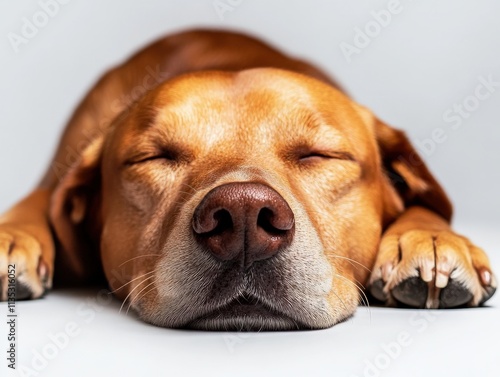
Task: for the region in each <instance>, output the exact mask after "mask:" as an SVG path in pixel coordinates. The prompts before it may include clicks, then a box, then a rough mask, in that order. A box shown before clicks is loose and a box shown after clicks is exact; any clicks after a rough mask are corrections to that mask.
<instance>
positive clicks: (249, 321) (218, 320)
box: [184, 297, 310, 331]
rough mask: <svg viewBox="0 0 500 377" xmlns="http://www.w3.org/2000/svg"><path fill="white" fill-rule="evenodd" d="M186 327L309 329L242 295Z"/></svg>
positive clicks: (212, 328) (220, 329) (229, 329)
mask: <svg viewBox="0 0 500 377" xmlns="http://www.w3.org/2000/svg"><path fill="white" fill-rule="evenodd" d="M184 328H188V329H196V330H212V331H273V330H305V329H310V327H309V326H305V325H304V324H302V323H300V322H299V321H296V320H294V319H292V318H291V317H289V316H287V315H285V314H283V313H280V312H278V311H276V310H274V309H271V308H269V307H267V306H266V305H264V304H262V303H261V302H259V301H256V300H248V299H246V298H244V297H240V298H237V299H234V300H233V301H231V302H230V303H229V304H226V305H224V306H222V307H219V308H216V309H214V310H213V311H211V312H209V313H207V314H205V315H203V316H201V317H199V318H196V319H194V320H193V321H191V322H189V323H188V324H186V325H185V326H184Z"/></svg>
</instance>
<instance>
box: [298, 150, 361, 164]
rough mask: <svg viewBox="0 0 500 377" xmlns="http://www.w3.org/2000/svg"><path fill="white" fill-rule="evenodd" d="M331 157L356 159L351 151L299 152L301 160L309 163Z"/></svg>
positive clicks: (348, 159)
mask: <svg viewBox="0 0 500 377" xmlns="http://www.w3.org/2000/svg"><path fill="white" fill-rule="evenodd" d="M330 159H335V160H347V161H356V159H355V158H354V156H353V155H352V154H350V153H349V152H330V151H325V152H323V151H308V152H302V153H300V154H299V161H300V162H301V163H309V162H315V161H320V160H330Z"/></svg>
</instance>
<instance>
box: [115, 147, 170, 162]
mask: <svg viewBox="0 0 500 377" xmlns="http://www.w3.org/2000/svg"><path fill="white" fill-rule="evenodd" d="M179 157H180V154H179V152H178V151H175V150H173V149H172V150H170V149H165V150H162V151H155V152H153V153H151V152H149V153H148V152H144V153H138V154H137V155H135V156H133V157H131V158H129V159H127V160H126V161H125V165H134V164H141V163H145V162H149V161H156V160H159V161H167V162H171V163H173V162H177V161H178V160H179Z"/></svg>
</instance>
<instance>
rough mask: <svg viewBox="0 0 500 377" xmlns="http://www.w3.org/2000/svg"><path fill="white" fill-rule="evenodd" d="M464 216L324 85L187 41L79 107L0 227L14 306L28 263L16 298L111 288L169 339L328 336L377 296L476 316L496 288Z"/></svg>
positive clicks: (273, 54) (164, 43) (298, 65)
mask: <svg viewBox="0 0 500 377" xmlns="http://www.w3.org/2000/svg"><path fill="white" fill-rule="evenodd" d="M75 155H76V156H77V158H75ZM451 215H452V208H451V204H450V202H449V200H448V198H447V197H446V194H445V193H444V191H443V189H442V188H441V187H440V186H439V184H438V183H437V182H436V180H435V179H434V177H433V176H432V175H431V173H430V172H429V170H428V169H427V168H426V166H425V164H424V162H423V161H422V159H421V158H420V157H419V155H418V154H417V153H416V152H415V149H414V148H413V147H412V145H411V144H410V142H409V141H408V139H407V138H406V136H405V134H404V133H403V132H402V131H399V130H396V129H394V128H392V127H390V126H388V125H386V124H385V123H384V122H382V121H381V120H379V119H377V118H376V117H375V116H374V115H373V114H372V113H371V112H370V111H369V110H368V109H366V108H365V107H363V106H361V105H359V104H357V103H355V102H354V101H353V100H351V99H350V98H348V97H347V95H346V94H345V93H343V92H342V91H341V89H340V88H339V87H338V86H337V85H336V84H335V83H334V82H333V81H332V80H331V79H330V78H329V77H328V76H327V75H326V74H324V73H323V72H321V71H320V70H319V69H317V68H315V67H314V66H312V65H310V64H308V63H306V62H304V61H300V60H297V59H294V58H291V57H289V56H286V55H284V54H282V53H281V52H279V51H277V50H275V49H274V48H271V47H270V46H268V45H266V44H265V43H263V42H261V41H259V40H256V39H253V38H250V37H248V36H245V35H241V34H237V33H230V32H221V31H209V30H194V31H188V32H183V33H180V34H175V35H171V36H167V37H166V38H163V39H161V40H159V41H157V42H155V43H153V44H151V45H149V46H147V47H146V48H144V49H143V50H141V51H139V52H138V53H137V54H135V55H134V56H132V57H131V58H130V59H129V60H128V61H126V62H125V63H123V64H122V65H120V66H118V67H116V68H114V69H112V70H110V71H109V72H107V73H106V74H105V75H104V76H103V77H102V78H101V79H100V80H99V81H98V82H97V84H96V85H95V86H94V87H93V88H92V89H91V90H90V92H89V93H88V94H87V96H86V97H85V98H84V99H83V101H82V102H81V104H80V105H79V106H78V108H77V109H76V111H75V113H74V115H73V116H72V118H71V120H70V121H69V123H68V125H67V127H66V130H65V131H64V134H63V136H62V138H61V141H60V144H59V147H58V149H57V152H56V154H55V157H54V159H53V162H52V163H51V165H50V167H49V169H48V171H47V173H46V174H45V176H44V178H43V179H42V181H41V182H40V184H39V186H38V187H37V188H36V189H35V190H34V191H33V192H32V193H31V194H30V195H28V196H27V197H26V198H25V199H23V200H22V201H20V202H19V203H17V204H16V205H14V206H13V207H12V208H11V209H10V210H9V211H8V212H7V213H5V214H4V215H3V216H2V217H1V218H0V277H1V279H2V280H1V281H2V284H1V288H2V290H1V293H2V295H1V297H2V299H3V300H6V299H7V286H8V284H7V271H8V266H11V265H15V266H16V274H17V276H16V282H17V283H16V284H17V289H16V295H17V298H18V299H28V298H31V299H35V298H38V297H41V296H42V295H43V294H44V292H46V291H47V290H48V289H50V288H51V287H52V283H53V281H55V282H56V283H58V284H59V285H63V286H68V285H69V284H88V283H90V282H97V281H102V280H103V279H105V280H106V281H107V284H108V285H109V287H110V289H112V290H113V292H114V293H115V295H116V296H117V297H118V298H119V299H121V300H123V302H124V304H126V305H128V306H129V307H130V308H132V309H133V310H135V311H136V312H137V313H138V315H139V316H140V317H141V318H142V319H143V320H145V321H147V322H149V323H152V324H155V325H158V326H165V327H172V328H197V329H214V330H217V329H226V330H227V329H246V330H259V329H264V330H287V329H320V328H326V327H330V326H332V325H334V324H336V323H338V322H340V321H342V320H344V319H346V318H348V317H349V316H351V315H352V314H353V313H354V311H355V310H356V307H357V305H358V304H359V302H360V299H362V298H363V297H364V294H365V287H367V289H366V291H368V292H369V293H370V294H371V295H372V296H373V297H374V298H375V299H378V300H380V301H383V302H385V303H386V304H387V305H391V306H396V305H405V306H410V307H416V308H449V307H458V306H478V305H481V304H482V303H484V302H485V301H486V300H488V299H489V298H490V297H491V296H492V295H493V293H494V291H495V288H496V280H495V277H494V275H493V273H492V270H491V267H490V263H489V261H488V258H487V256H486V254H485V253H484V252H483V250H481V249H480V248H478V247H477V246H475V245H474V244H473V243H471V242H470V241H469V240H468V239H467V238H465V237H463V236H461V235H459V234H456V233H455V232H454V231H453V230H452V229H451V228H450V224H449V222H450V219H451ZM53 278H54V279H55V280H53Z"/></svg>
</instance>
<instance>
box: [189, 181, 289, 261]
mask: <svg viewBox="0 0 500 377" xmlns="http://www.w3.org/2000/svg"><path fill="white" fill-rule="evenodd" d="M192 226H193V230H194V233H195V236H196V239H197V241H198V242H199V243H200V244H201V245H203V246H204V247H205V248H207V249H208V250H209V251H210V253H211V254H212V255H213V256H214V257H216V258H217V259H218V260H222V261H233V260H235V259H240V260H241V264H242V265H243V266H244V267H245V268H248V267H250V266H251V265H252V263H253V262H255V261H259V260H263V259H268V258H270V257H272V256H273V255H275V254H276V253H278V252H279V250H281V249H283V248H285V247H287V246H288V245H290V243H291V242H292V239H293V234H294V226H295V219H294V215H293V212H292V210H291V209H290V207H289V205H288V203H287V202H286V201H285V199H283V197H282V196H281V195H280V194H279V193H278V192H276V191H275V190H274V189H272V188H271V187H269V186H267V185H264V184H261V183H255V182H235V183H228V184H224V185H221V186H218V187H216V188H214V189H212V190H211V191H210V192H209V193H208V194H207V195H206V196H205V197H204V198H203V200H202V201H201V203H200V204H199V205H198V207H197V208H196V210H195V211H194V215H193V220H192Z"/></svg>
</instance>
